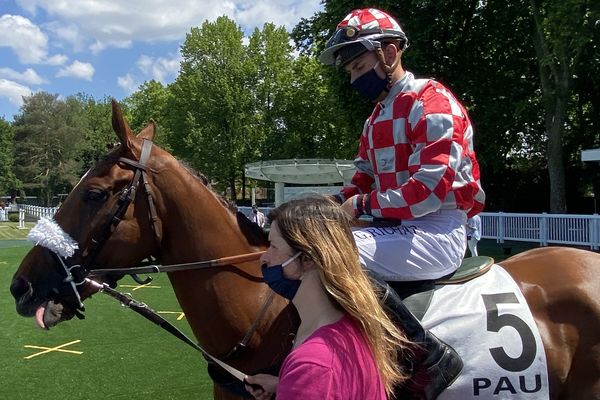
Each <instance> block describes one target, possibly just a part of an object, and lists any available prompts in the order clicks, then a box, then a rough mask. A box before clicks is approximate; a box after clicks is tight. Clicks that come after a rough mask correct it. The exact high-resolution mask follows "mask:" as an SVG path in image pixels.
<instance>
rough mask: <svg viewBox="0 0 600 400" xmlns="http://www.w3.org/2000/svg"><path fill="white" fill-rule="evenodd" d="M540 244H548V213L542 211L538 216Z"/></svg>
mask: <svg viewBox="0 0 600 400" xmlns="http://www.w3.org/2000/svg"><path fill="white" fill-rule="evenodd" d="M540 246H548V214H547V213H542V216H541V218H540Z"/></svg>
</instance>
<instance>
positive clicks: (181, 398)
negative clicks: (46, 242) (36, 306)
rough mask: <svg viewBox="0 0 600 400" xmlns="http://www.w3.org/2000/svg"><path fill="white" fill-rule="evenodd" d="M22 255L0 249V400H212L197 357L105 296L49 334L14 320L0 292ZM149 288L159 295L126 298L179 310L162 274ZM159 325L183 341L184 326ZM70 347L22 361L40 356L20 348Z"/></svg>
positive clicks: (17, 247) (16, 248) (18, 248)
mask: <svg viewBox="0 0 600 400" xmlns="http://www.w3.org/2000/svg"><path fill="white" fill-rule="evenodd" d="M1 243H2V242H0V244H1ZM29 248H30V245H29V244H27V242H20V243H19V242H16V241H14V242H12V244H11V245H10V246H6V242H4V247H0V287H1V288H2V290H3V294H2V295H1V296H0V315H1V316H2V317H1V318H2V320H1V321H2V324H1V328H0V360H2V362H1V364H0V382H2V384H1V385H0V399H15V400H37V399H45V400H64V399H68V400H75V399H81V400H95V399H98V400H100V399H103V400H104V399H134V400H135V399H144V400H146V399H153V400H154V399H160V400H163V399H164V400H166V399H173V400H175V399H177V400H185V399H194V400H203V399H212V383H211V381H210V379H209V378H208V376H207V375H206V363H205V361H204V359H203V358H202V357H201V356H200V354H199V353H198V352H196V351H195V350H193V349H191V348H190V347H189V346H188V345H186V344H184V343H183V342H180V341H179V340H178V339H176V338H175V337H173V336H171V335H169V334H168V333H166V332H165V331H163V330H162V329H160V328H158V327H156V326H155V325H154V324H152V323H151V322H148V321H146V320H145V319H144V318H142V317H141V316H139V315H138V314H136V313H134V312H132V311H131V310H128V309H125V308H123V307H121V306H120V305H119V304H118V303H117V302H116V301H115V300H113V299H111V298H109V297H108V296H104V295H101V294H97V295H95V296H94V297H93V298H91V299H88V300H87V301H86V310H87V311H86V319H85V320H81V321H80V320H78V319H76V318H75V319H73V320H71V321H68V322H64V323H62V324H60V325H58V326H56V327H54V328H52V329H51V330H50V331H43V330H41V329H39V328H37V327H36V326H35V323H34V321H33V319H31V318H23V317H20V316H18V315H17V313H16V311H15V308H14V300H13V298H12V296H11V295H10V294H9V292H8V287H9V285H10V280H11V279H12V275H13V274H14V272H15V271H16V269H17V267H18V265H19V263H20V261H21V259H22V258H23V256H24V255H25V254H26V252H27V251H28V250H29ZM122 283H125V284H134V283H133V281H131V280H129V279H127V280H123V281H122ZM152 285H154V286H160V289H139V290H135V291H132V293H133V294H134V297H135V298H136V299H137V300H140V301H144V302H146V303H147V304H149V305H150V306H151V307H152V308H153V309H155V310H158V311H163V310H164V311H179V310H180V307H179V304H178V303H177V300H176V298H175V295H174V294H173V291H172V289H171V287H170V284H169V280H168V278H167V276H166V275H160V276H156V278H155V280H154V281H153V283H152ZM129 290H130V291H131V289H129ZM123 291H127V289H123ZM166 318H167V319H168V320H169V321H171V322H172V323H173V324H175V325H176V326H177V327H178V328H180V329H182V330H183V331H184V332H185V333H186V334H191V331H190V329H189V327H188V325H187V323H186V322H185V319H183V320H181V321H177V315H171V314H168V315H166ZM74 340H81V342H79V343H76V344H73V345H71V346H68V347H65V348H64V349H65V350H74V351H81V352H83V353H82V354H81V355H76V354H70V353H61V352H50V353H47V354H43V355H40V356H37V357H34V358H31V359H25V357H27V356H30V355H32V354H35V353H37V352H39V351H42V350H38V349H33V348H26V347H25V346H27V345H33V346H41V347H55V346H60V345H62V344H65V343H68V342H71V341H74Z"/></svg>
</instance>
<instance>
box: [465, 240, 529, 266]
mask: <svg viewBox="0 0 600 400" xmlns="http://www.w3.org/2000/svg"><path fill="white" fill-rule="evenodd" d="M536 247H539V244H538V243H530V242H514V241H507V242H504V243H496V240H494V239H484V240H481V241H480V242H479V244H478V245H477V251H478V252H479V255H480V256H488V257H492V258H493V259H494V260H495V261H496V262H500V261H502V260H505V259H507V258H508V257H510V256H513V255H515V254H517V253H521V252H523V251H525V250H529V249H533V248H536ZM467 254H469V252H468V251H467Z"/></svg>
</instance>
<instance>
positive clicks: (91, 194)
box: [85, 189, 108, 201]
mask: <svg viewBox="0 0 600 400" xmlns="http://www.w3.org/2000/svg"><path fill="white" fill-rule="evenodd" d="M107 196H108V194H107V193H106V192H105V191H104V190H99V189H90V190H88V191H87V192H86V193H85V199H86V200H89V201H103V200H106V197H107Z"/></svg>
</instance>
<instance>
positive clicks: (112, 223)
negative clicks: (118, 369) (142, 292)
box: [50, 139, 275, 378]
mask: <svg viewBox="0 0 600 400" xmlns="http://www.w3.org/2000/svg"><path fill="white" fill-rule="evenodd" d="M151 149H152V141H151V140H148V139H144V141H143V144H142V150H141V154H140V159H139V161H136V160H131V159H129V158H125V157H119V158H118V159H117V161H118V162H121V163H124V164H127V165H129V166H131V167H133V168H135V174H134V176H133V178H132V180H131V182H130V183H129V185H128V186H127V187H126V188H125V189H123V191H122V192H121V193H120V195H119V198H118V199H117V202H116V204H115V206H114V208H113V210H112V212H111V213H110V214H109V216H108V218H107V223H106V224H104V225H103V226H102V227H101V228H100V229H98V230H97V232H95V233H94V234H93V235H92V239H91V244H90V245H89V246H88V247H87V248H86V249H84V250H83V251H82V256H83V257H84V259H83V261H82V263H81V264H79V265H67V264H66V263H65V261H64V260H63V259H62V257H61V256H60V255H59V254H57V253H56V252H54V251H52V250H50V252H51V253H52V254H53V255H54V256H55V257H56V258H57V259H58V261H59V262H60V264H61V265H62V267H63V269H64V273H65V278H64V280H63V281H64V282H65V283H68V284H70V286H71V288H72V289H73V292H74V295H75V297H76V299H77V303H78V305H77V308H75V315H76V316H77V317H78V318H80V319H83V318H85V317H84V315H83V314H82V311H85V308H84V306H83V302H82V300H81V297H80V294H79V290H78V289H77V287H78V286H81V285H83V284H88V285H90V286H91V287H93V288H94V289H95V290H96V292H102V293H105V294H107V295H109V296H110V297H112V298H114V299H116V300H118V301H119V302H120V303H121V304H122V305H124V306H126V307H128V308H130V309H132V310H133V311H135V312H137V313H138V314H140V315H142V316H143V317H144V318H146V319H148V320H150V321H151V322H153V323H155V324H157V325H159V326H160V327H161V328H163V329H165V330H166V331H167V332H169V333H171V334H172V335H174V336H176V337H177V338H178V339H180V340H182V341H183V342H185V343H187V344H188V345H190V346H192V347H193V348H195V349H196V350H198V351H200V352H201V353H202V354H203V355H204V357H205V358H206V359H207V360H208V361H209V362H214V363H216V364H217V365H219V366H221V367H222V368H224V369H225V370H226V371H227V372H229V373H230V374H232V375H233V376H235V377H236V378H240V372H239V371H237V370H235V369H233V368H231V367H230V366H228V365H227V364H224V363H223V362H222V361H221V360H226V359H229V358H232V357H233V356H235V355H237V354H238V353H239V352H240V351H242V350H244V349H245V348H246V347H247V344H248V342H249V341H250V339H251V338H252V336H253V334H254V332H255V331H256V329H257V327H258V325H259V322H260V321H261V320H262V318H263V317H264V316H265V315H266V312H267V310H268V307H269V305H270V304H271V303H272V301H273V298H274V294H275V293H274V292H273V291H270V293H269V295H268V296H266V297H265V300H264V301H263V304H262V306H261V308H260V310H259V312H258V314H257V316H256V318H255V319H254V321H253V322H252V324H251V325H250V327H249V328H248V330H247V331H246V333H245V335H244V337H243V339H242V340H241V341H239V342H238V343H237V344H236V345H235V346H234V347H233V348H232V349H231V350H230V351H229V352H227V353H226V354H224V355H221V356H219V357H218V358H217V357H214V356H212V355H211V354H209V353H208V352H207V351H205V350H204V349H203V348H202V347H200V345H199V344H198V343H197V342H195V341H193V340H192V339H190V338H189V337H187V336H186V335H185V334H184V333H183V332H181V331H180V330H179V329H177V328H176V327H175V326H174V325H172V324H171V323H170V322H168V321H166V320H165V319H164V318H163V317H161V316H160V315H159V314H158V313H156V312H155V311H153V310H152V309H150V308H149V307H148V306H147V305H146V304H144V303H141V302H138V301H135V300H134V299H133V298H132V297H131V296H130V295H128V294H124V293H121V292H119V291H117V290H115V289H113V288H112V287H110V285H108V284H107V283H99V282H96V281H94V280H92V279H90V277H94V276H101V275H110V274H121V275H127V274H129V275H131V276H132V277H133V278H134V279H135V280H136V281H137V282H138V283H140V284H144V283H148V281H146V282H141V281H140V280H139V278H137V274H140V273H145V274H147V273H160V272H175V271H182V270H191V269H200V268H214V267H220V266H224V265H234V264H235V263H242V262H247V261H254V260H257V259H258V258H260V256H261V255H262V254H263V253H264V252H262V251H260V252H253V253H247V254H241V255H236V256H231V257H223V258H220V259H215V260H207V261H200V262H192V263H185V264H171V265H152V266H142V267H133V268H111V269H94V268H92V266H93V264H94V262H95V260H96V258H97V257H98V255H99V254H100V252H101V251H102V249H103V248H104V246H105V245H106V242H107V241H108V240H109V238H110V236H111V235H112V233H113V232H114V231H115V230H116V228H117V226H118V225H119V223H120V222H121V220H122V219H123V217H124V216H125V213H126V212H127V209H128V208H129V206H130V205H131V203H133V202H134V200H135V197H136V193H137V190H138V188H139V186H140V184H142V185H143V188H144V190H145V192H146V195H147V200H148V208H149V214H150V215H149V217H150V222H151V224H152V230H153V233H154V238H155V240H156V242H157V243H158V244H160V242H161V236H162V234H161V230H160V228H159V226H158V224H157V221H158V216H157V213H156V206H155V204H154V199H153V196H152V190H151V187H150V184H149V182H148V177H147V169H148V167H147V163H148V160H149V158H150V152H151ZM242 375H243V374H242Z"/></svg>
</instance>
